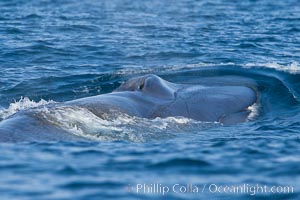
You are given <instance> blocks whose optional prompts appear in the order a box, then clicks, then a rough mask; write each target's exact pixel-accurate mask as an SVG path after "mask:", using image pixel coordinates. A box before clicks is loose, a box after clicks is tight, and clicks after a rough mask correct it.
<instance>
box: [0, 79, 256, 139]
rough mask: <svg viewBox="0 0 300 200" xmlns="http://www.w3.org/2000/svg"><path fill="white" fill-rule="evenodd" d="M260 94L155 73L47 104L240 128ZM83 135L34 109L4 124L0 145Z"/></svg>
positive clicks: (96, 112) (99, 113)
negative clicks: (109, 89) (179, 80)
mask: <svg viewBox="0 0 300 200" xmlns="http://www.w3.org/2000/svg"><path fill="white" fill-rule="evenodd" d="M256 102H257V92H256V91H255V90H254V89H252V88H250V87H247V86H241V85H218V86H207V85H199V84H177V83H171V82H168V81H166V80H164V79H162V78H160V77H158V76H156V75H152V74H150V75H145V76H141V77H137V78H133V79H130V80H128V81H126V82H125V83H123V84H121V86H119V87H118V88H117V89H116V90H114V91H113V92H112V93H108V94H101V95H97V96H92V97H86V98H81V99H77V100H72V101H67V102H63V103H56V104H50V105H46V107H47V109H48V110H50V111H51V110H52V109H57V108H63V107H66V106H67V107H77V108H84V109H88V110H89V111H90V112H91V113H93V114H94V115H96V116H97V117H99V118H103V117H105V116H107V115H111V114H116V113H124V114H127V115H130V116H136V117H140V118H148V119H153V118H157V117H160V118H166V117H170V116H182V117H186V118H190V119H194V120H198V121H205V122H220V123H223V124H236V123H240V122H245V121H247V119H248V116H249V115H250V114H251V110H250V109H249V107H250V106H252V105H254V104H255V103H256ZM81 139H83V138H80V137H79V136H75V135H72V134H70V133H69V132H67V131H64V130H63V129H62V128H61V127H59V126H57V125H55V124H52V123H50V122H49V121H47V120H44V118H42V117H41V116H39V113H37V112H35V109H28V110H24V111H20V112H17V113H15V114H14V115H12V116H10V117H8V118H6V119H4V120H2V121H1V122H0V141H3V142H19V141H52V140H56V141H57V140H58V141H59V140H68V141H69V140H81Z"/></svg>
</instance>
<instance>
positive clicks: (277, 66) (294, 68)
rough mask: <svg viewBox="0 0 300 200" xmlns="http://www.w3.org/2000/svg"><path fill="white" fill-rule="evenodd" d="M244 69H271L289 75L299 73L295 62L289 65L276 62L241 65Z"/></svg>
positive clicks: (299, 68)
mask: <svg viewBox="0 0 300 200" xmlns="http://www.w3.org/2000/svg"><path fill="white" fill-rule="evenodd" d="M242 66H243V67H245V68H252V67H261V68H271V69H275V70H277V71H284V72H288V73H290V74H299V73H300V64H299V63H298V62H296V61H293V62H291V63H289V64H286V65H283V64H279V63H276V62H270V63H261V64H260V63H248V64H245V65H242Z"/></svg>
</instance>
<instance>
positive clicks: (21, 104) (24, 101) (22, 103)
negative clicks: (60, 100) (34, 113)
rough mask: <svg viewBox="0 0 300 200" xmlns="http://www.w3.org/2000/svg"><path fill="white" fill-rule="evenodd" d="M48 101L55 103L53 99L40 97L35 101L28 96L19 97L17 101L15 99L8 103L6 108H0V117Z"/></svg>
mask: <svg viewBox="0 0 300 200" xmlns="http://www.w3.org/2000/svg"><path fill="white" fill-rule="evenodd" d="M50 103H55V101H52V100H50V101H46V100H44V99H41V100H40V101H38V102H35V101H33V100H30V99H29V98H28V97H21V98H20V100H19V101H15V102H14V103H11V104H9V107H8V108H6V109H2V110H0V118H1V119H5V118H7V117H9V116H11V115H13V114H15V113H16V112H19V111H21V110H26V109H29V108H36V107H39V106H42V105H47V104H50Z"/></svg>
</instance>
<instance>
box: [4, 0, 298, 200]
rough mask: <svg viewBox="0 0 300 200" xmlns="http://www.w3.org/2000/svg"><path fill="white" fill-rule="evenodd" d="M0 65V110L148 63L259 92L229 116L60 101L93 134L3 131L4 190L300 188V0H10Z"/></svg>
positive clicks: (256, 192) (243, 191)
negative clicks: (113, 110) (247, 84)
mask: <svg viewBox="0 0 300 200" xmlns="http://www.w3.org/2000/svg"><path fill="white" fill-rule="evenodd" d="M0 68H1V70H0V97H1V98H0V118H1V120H5V118H6V117H8V116H10V115H12V114H14V113H16V112H18V111H20V110H24V109H30V108H32V107H36V106H40V105H44V104H50V103H52V102H65V101H68V100H74V99H79V98H83V97H88V96H94V95H98V94H104V93H108V92H111V91H113V90H114V89H115V88H117V87H118V86H119V85H120V84H121V83H122V82H123V81H126V80H128V79H130V78H132V77H136V76H141V75H145V74H156V75H159V76H161V77H162V78H164V79H166V80H168V81H171V82H177V83H184V82H189V81H193V82H197V83H199V84H201V83H204V82H205V80H207V79H206V78H212V77H215V78H218V80H221V79H222V77H227V78H228V77H237V76H238V77H243V78H244V79H247V80H251V81H253V82H255V85H256V87H257V89H258V92H259V102H258V103H257V105H256V107H255V108H253V109H254V110H253V115H252V116H251V119H249V121H247V122H245V123H240V124H235V125H229V126H228V125H222V124H220V123H217V122H211V123H208V122H199V121H194V120H191V119H187V118H182V117H169V118H166V119H161V118H156V119H151V120H149V119H141V118H136V117H128V116H127V117H125V116H120V117H119V118H117V119H115V120H112V121H105V120H102V119H99V118H97V119H95V118H94V117H91V116H89V115H87V114H86V113H84V112H81V111H78V112H75V113H73V112H72V111H70V112H69V111H65V113H63V114H64V115H59V116H56V117H57V121H59V122H60V125H61V126H64V128H67V129H69V131H70V134H77V135H78V134H80V136H81V137H84V138H87V139H89V141H90V142H67V141H64V142H47V141H45V142H23V143H1V144H0V152H1V153H0V177H1V178H0V199H1V200H2V199H9V200H11V199H49V200H50V199H51V200H62V199H74V200H76V199H126V200H127V199H300V147H299V146H300V137H299V134H300V2H299V1H298V0H285V1H274V0H261V1H258V0H257V1H256V0H245V1H227V0H215V1H209V0H202V1H196V0H178V1H172V0H164V1H161V0H151V1H150V0H145V1H139V0H103V1H99V0H81V1H76V0H64V1H59V0H40V1H34V0H1V1H0ZM211 84H213V82H212V83H211ZM74 116H75V117H74ZM77 123H80V124H84V125H85V128H84V129H83V128H82V129H80V128H78V127H77V129H76V128H74V127H75V125H76V124H77ZM74 124H75V125H74ZM72 128H73V129H72ZM0 137H1V136H0Z"/></svg>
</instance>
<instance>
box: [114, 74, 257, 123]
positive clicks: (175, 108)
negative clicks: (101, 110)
mask: <svg viewBox="0 0 300 200" xmlns="http://www.w3.org/2000/svg"><path fill="white" fill-rule="evenodd" d="M114 92H116V93H118V92H119V93H122V94H123V95H126V94H128V93H130V95H126V97H127V98H129V99H130V100H131V99H135V101H136V102H138V103H137V104H136V105H137V106H136V108H137V109H138V108H139V107H141V108H142V107H143V112H144V113H147V115H144V116H145V117H146V118H155V117H169V116H183V117H188V118H192V119H195V120H200V121H220V122H224V123H237V122H242V121H245V120H246V119H247V117H248V115H249V114H250V110H249V109H248V107H249V106H251V105H253V104H254V103H255V102H256V92H255V91H254V90H253V89H251V88H249V87H246V86H242V85H219V86H216V85H214V86H207V85H206V86H203V85H197V84H175V83H171V82H168V81H166V80H164V79H162V78H160V77H158V76H156V75H152V74H150V75H145V76H141V77H137V78H133V79H130V80H128V81H126V82H124V83H123V84H122V85H121V86H120V87H119V88H117V89H116V90H115V91H114ZM149 102H150V103H149ZM144 105H147V106H144ZM145 107H146V109H145ZM149 113H150V114H149Z"/></svg>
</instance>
